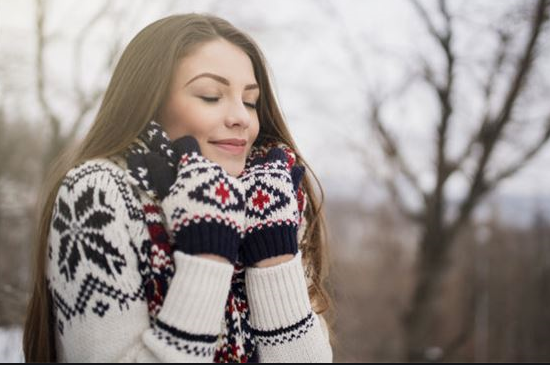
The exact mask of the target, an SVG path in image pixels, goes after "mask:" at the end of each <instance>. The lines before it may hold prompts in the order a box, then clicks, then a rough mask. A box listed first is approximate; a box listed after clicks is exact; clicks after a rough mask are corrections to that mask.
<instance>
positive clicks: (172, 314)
mask: <svg viewBox="0 0 550 365" xmlns="http://www.w3.org/2000/svg"><path fill="white" fill-rule="evenodd" d="M88 167H89V166H88ZM83 169H84V168H82V169H81V170H80V171H79V172H77V173H74V174H71V175H68V177H66V178H65V180H64V182H63V184H62V185H61V187H60V189H59V191H58V195H57V197H56V201H55V204H54V210H53V215H52V220H51V226H50V234H49V238H48V243H49V247H48V263H47V268H48V270H47V282H48V287H49V290H50V293H51V295H52V308H53V313H54V320H55V322H54V326H55V333H56V335H55V338H56V339H55V341H56V350H57V357H58V361H60V362H61V361H70V362H111V361H112V362H213V359H214V355H215V349H216V342H217V340H218V336H219V334H220V332H221V328H222V327H221V325H222V321H223V317H224V307H225V303H226V300H227V296H228V292H229V288H230V284H231V277H232V274H233V270H234V268H233V266H232V265H231V264H229V263H220V262H216V261H213V260H209V259H206V258H201V257H197V256H192V255H188V254H185V253H183V252H179V251H176V252H175V253H174V263H175V274H174V276H173V278H172V281H171V283H170V287H169V289H168V292H167V295H166V298H165V300H164V302H163V305H162V308H161V309H160V312H159V314H158V317H157V320H156V321H155V322H154V323H155V324H154V326H152V325H151V321H150V319H149V312H148V305H147V300H146V298H145V285H144V283H145V280H144V275H143V270H145V268H146V267H147V265H146V260H148V255H147V252H146V250H145V249H144V247H145V246H144V244H143V243H144V242H145V240H146V239H147V238H146V237H147V234H148V233H147V227H146V225H145V222H144V221H143V219H142V218H143V217H140V216H139V214H137V213H136V212H139V209H140V208H141V207H140V206H139V203H138V201H137V200H138V199H137V197H136V196H132V192H131V190H130V188H129V187H128V186H126V185H125V184H126V181H125V180H124V176H121V175H120V174H118V173H117V172H118V171H110V170H109V169H103V170H102V169H101V168H99V169H98V168H93V169H91V168H90V169H88V170H93V172H90V171H87V172H89V173H86V174H85V173H83V171H82V170H83ZM132 199H134V200H132Z"/></svg>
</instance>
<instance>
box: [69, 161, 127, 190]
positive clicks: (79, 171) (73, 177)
mask: <svg viewBox="0 0 550 365" xmlns="http://www.w3.org/2000/svg"><path fill="white" fill-rule="evenodd" d="M125 175H126V173H125V170H124V168H123V167H122V166H120V164H118V163H117V162H115V160H114V159H112V158H93V159H90V160H86V161H84V162H81V163H79V164H78V165H76V166H74V167H72V168H71V169H69V170H68V171H67V173H66V174H65V177H64V179H63V183H64V184H76V183H78V182H80V181H82V180H84V181H90V180H91V181H97V182H99V183H113V182H114V183H116V182H119V183H121V184H123V183H126V181H125V179H124V178H125Z"/></svg>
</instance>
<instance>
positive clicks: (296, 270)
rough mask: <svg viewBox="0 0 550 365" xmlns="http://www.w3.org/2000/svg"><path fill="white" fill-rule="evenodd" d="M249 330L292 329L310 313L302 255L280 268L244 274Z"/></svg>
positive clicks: (255, 270) (296, 256)
mask: <svg viewBox="0 0 550 365" xmlns="http://www.w3.org/2000/svg"><path fill="white" fill-rule="evenodd" d="M245 284H246V291H247V298H248V303H249V306H250V322H251V325H252V327H254V328H255V329H258V330H262V331H270V330H275V329H280V328H284V327H288V326H291V325H294V324H296V323H298V322H300V321H301V320H303V319H304V318H305V317H307V316H308V315H309V314H310V312H311V310H312V309H311V302H310V300H309V295H308V290H307V283H306V278H305V272H304V268H303V265H302V253H301V251H298V252H297V254H296V255H295V256H294V258H292V259H291V260H290V261H287V262H284V263H282V264H279V265H275V266H271V267H265V268H256V267H249V268H247V269H246V272H245Z"/></svg>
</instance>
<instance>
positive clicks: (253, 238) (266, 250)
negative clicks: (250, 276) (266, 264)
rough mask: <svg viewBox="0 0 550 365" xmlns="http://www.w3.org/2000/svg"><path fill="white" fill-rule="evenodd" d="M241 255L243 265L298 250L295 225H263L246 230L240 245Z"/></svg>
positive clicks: (250, 264) (249, 264) (251, 264)
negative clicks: (249, 230) (259, 227)
mask: <svg viewBox="0 0 550 365" xmlns="http://www.w3.org/2000/svg"><path fill="white" fill-rule="evenodd" d="M240 250H241V252H240V253H241V257H242V260H243V264H244V265H245V266H253V265H254V264H255V263H257V262H258V261H261V260H264V259H267V258H270V257H275V256H279V255H285V254H296V252H297V251H298V229H297V227H296V226H295V225H286V224H283V225H281V226H278V225H273V226H271V227H268V226H264V227H262V228H261V229H259V230H253V231H252V232H249V233H248V232H247V233H246V234H245V237H244V239H243V243H242V245H241V248H240Z"/></svg>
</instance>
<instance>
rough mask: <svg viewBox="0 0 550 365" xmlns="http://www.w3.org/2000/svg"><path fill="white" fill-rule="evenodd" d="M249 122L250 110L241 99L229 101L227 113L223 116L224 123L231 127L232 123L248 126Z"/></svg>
mask: <svg viewBox="0 0 550 365" xmlns="http://www.w3.org/2000/svg"><path fill="white" fill-rule="evenodd" d="M250 123H251V116H250V111H249V109H248V107H247V106H246V105H244V103H243V102H242V101H241V100H237V101H235V102H233V103H231V106H230V107H229V111H228V115H227V117H226V118H225V124H226V126H227V127H233V126H234V125H240V126H242V127H243V128H248V126H249V125H250Z"/></svg>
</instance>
